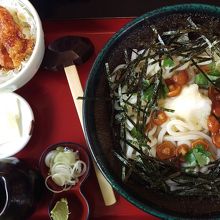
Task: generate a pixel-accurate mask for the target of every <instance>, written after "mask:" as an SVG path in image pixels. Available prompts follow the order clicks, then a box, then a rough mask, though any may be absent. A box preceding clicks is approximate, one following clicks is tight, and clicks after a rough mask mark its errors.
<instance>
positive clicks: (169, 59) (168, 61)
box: [163, 57, 174, 67]
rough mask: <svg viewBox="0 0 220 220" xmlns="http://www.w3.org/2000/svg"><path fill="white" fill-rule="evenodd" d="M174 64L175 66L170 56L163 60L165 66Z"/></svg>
mask: <svg viewBox="0 0 220 220" xmlns="http://www.w3.org/2000/svg"><path fill="white" fill-rule="evenodd" d="M173 66H174V61H173V60H172V59H171V58H170V57H167V58H165V59H164V60H163V67H173Z"/></svg>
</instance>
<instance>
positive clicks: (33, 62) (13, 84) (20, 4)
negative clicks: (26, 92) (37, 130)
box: [0, 0, 45, 92]
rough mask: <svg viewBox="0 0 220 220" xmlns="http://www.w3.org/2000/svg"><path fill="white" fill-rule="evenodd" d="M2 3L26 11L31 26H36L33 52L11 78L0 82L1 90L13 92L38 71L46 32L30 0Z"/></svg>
mask: <svg viewBox="0 0 220 220" xmlns="http://www.w3.org/2000/svg"><path fill="white" fill-rule="evenodd" d="M0 5H1V6H3V7H5V8H7V9H8V8H9V9H15V10H18V11H19V12H20V11H21V12H22V13H23V12H24V15H25V16H27V17H28V21H29V20H30V21H31V24H32V25H31V27H32V28H34V30H35V36H36V42H35V46H34V49H33V51H32V54H31V56H30V57H29V58H28V60H27V61H25V63H24V65H23V66H22V68H21V69H20V70H19V71H18V72H16V73H13V75H11V76H10V77H9V79H7V80H6V81H4V82H1V83H0V92H1V91H10V92H11V91H15V90H17V89H18V88H20V87H22V86H23V85H24V84H26V83H27V82H28V81H29V80H30V79H31V78H32V77H33V76H34V75H35V73H36V72H37V71H38V68H39V67H40V64H41V62H42V59H43V56H44V49H45V46H44V34H43V29H42V24H41V20H40V18H39V15H38V13H37V12H36V10H35V8H34V7H33V6H32V4H31V3H30V2H29V1H28V0H7V1H5V0H0ZM28 23H29V22H28Z"/></svg>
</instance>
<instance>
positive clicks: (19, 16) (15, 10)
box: [0, 0, 44, 91]
mask: <svg viewBox="0 0 220 220" xmlns="http://www.w3.org/2000/svg"><path fill="white" fill-rule="evenodd" d="M0 39H1V40H0V91H15V90H17V89H18V88H20V87H22V86H23V85H24V84H26V83H27V82H28V81H29V80H30V79H31V78H32V77H33V76H34V75H35V73H36V72H37V70H38V68H39V66H40V64H41V61H42V59H43V55H44V35H43V30H42V24H41V21H40V18H39V16H38V14H37V12H36V10H35V8H34V7H33V6H32V5H31V3H30V2H29V1H28V0H15V1H14V0H9V1H4V0H0Z"/></svg>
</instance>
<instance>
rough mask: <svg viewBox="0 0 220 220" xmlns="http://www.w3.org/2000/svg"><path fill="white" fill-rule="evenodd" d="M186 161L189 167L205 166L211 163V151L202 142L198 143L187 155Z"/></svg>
mask: <svg viewBox="0 0 220 220" xmlns="http://www.w3.org/2000/svg"><path fill="white" fill-rule="evenodd" d="M185 161H186V163H187V165H188V166H189V167H195V166H199V167H203V166H205V165H207V164H209V163H210V161H211V153H210V152H208V151H207V150H205V149H204V146H203V145H202V144H198V145H196V146H195V147H194V148H192V149H191V150H190V151H189V152H188V153H187V154H186V155H185Z"/></svg>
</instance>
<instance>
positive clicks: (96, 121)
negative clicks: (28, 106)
mask: <svg viewBox="0 0 220 220" xmlns="http://www.w3.org/2000/svg"><path fill="white" fill-rule="evenodd" d="M189 16H191V17H192V20H194V21H196V22H200V23H203V22H208V21H209V19H212V18H214V19H219V18H220V8H219V7H215V6H210V5H204V4H183V5H175V6H169V7H165V8H160V9H158V10H155V11H152V12H148V13H146V14H144V15H143V16H141V17H139V18H137V19H135V20H133V21H132V22H130V23H129V24H127V25H126V26H125V27H123V28H122V29H121V30H120V31H119V32H117V33H116V34H115V35H114V36H113V37H112V39H111V40H110V41H109V42H108V43H107V44H106V46H105V47H104V49H103V50H102V51H101V52H100V54H99V55H98V57H97V59H96V61H95V63H94V65H93V67H92V70H91V72H90V75H89V78H88V81H87V85H86V90H85V96H86V97H88V98H87V99H85V100H84V104H83V117H84V130H85V134H86V138H87V142H88V144H89V146H90V149H91V151H92V154H93V157H94V159H95V161H96V162H97V164H98V166H99V168H100V169H101V171H102V172H103V174H104V176H105V177H106V178H107V179H108V181H109V182H110V183H111V185H112V186H113V187H114V189H115V190H116V191H117V192H118V193H120V194H121V195H122V196H123V197H125V198H126V199H127V200H128V201H130V202H131V203H133V204H134V205H136V206H137V207H139V208H140V209H142V210H144V211H145V212H148V213H150V214H152V215H155V216H158V217H160V218H166V219H168V218H169V219H180V218H187V219H189V218H195V217H199V218H200V219H201V218H204V219H208V218H212V219H213V218H215V217H218V218H219V217H220V201H219V200H217V199H214V198H213V199H211V200H209V201H207V200H205V199H203V200H198V199H195V198H186V197H181V198H180V197H174V196H171V195H168V194H162V193H159V192H153V191H152V190H147V189H145V188H144V187H143V186H141V184H138V183H137V182H133V181H129V182H127V183H123V182H122V181H121V178H120V172H119V170H120V168H121V166H120V164H119V162H118V160H117V159H116V158H115V157H114V155H113V153H112V149H113V148H114V146H115V138H114V136H113V134H112V128H111V109H112V106H111V103H110V102H107V101H106V99H105V101H104V99H99V100H97V101H94V100H95V99H94V97H109V90H108V82H107V79H106V77H105V72H106V69H105V63H108V64H109V68H110V70H113V69H114V68H115V67H116V66H117V65H119V64H121V63H123V62H124V50H125V49H127V48H136V49H142V46H143V45H146V44H148V43H150V41H151V39H152V31H150V25H152V24H155V25H156V27H157V28H159V29H161V30H168V29H170V28H174V29H177V27H179V25H182V22H183V21H185V20H186V19H187V18H188V17H189ZM219 30H220V22H219Z"/></svg>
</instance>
